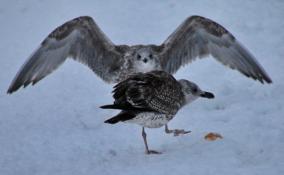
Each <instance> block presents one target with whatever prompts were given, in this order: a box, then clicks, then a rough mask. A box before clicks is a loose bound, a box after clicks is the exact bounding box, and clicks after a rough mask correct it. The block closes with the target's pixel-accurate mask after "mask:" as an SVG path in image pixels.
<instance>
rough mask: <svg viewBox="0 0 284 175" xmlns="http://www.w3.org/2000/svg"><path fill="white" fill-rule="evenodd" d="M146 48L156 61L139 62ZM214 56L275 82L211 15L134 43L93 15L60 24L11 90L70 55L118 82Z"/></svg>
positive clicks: (37, 78)
mask: <svg viewBox="0 0 284 175" xmlns="http://www.w3.org/2000/svg"><path fill="white" fill-rule="evenodd" d="M141 50H143V55H144V56H145V55H146V57H144V58H143V59H145V58H147V59H148V60H150V61H145V62H143V61H141V60H140V61H139V60H137V55H139V53H138V52H140V51H141ZM208 55H212V56H213V57H214V58H215V59H216V60H218V61H219V62H221V63H222V64H224V65H226V66H228V67H230V68H232V69H236V70H238V71H239V72H241V73H242V74H244V75H245V76H247V77H251V78H252V79H254V80H258V81H260V82H261V83H264V82H266V83H272V80H271V79H270V77H269V76H268V74H267V73H266V72H265V70H264V69H263V68H262V66H261V65H260V64H259V63H258V62H257V60H256V59H255V58H254V56H253V55H252V54H251V53H250V52H249V51H248V50H247V49H246V48H245V47H243V46H242V45H241V44H240V42H239V41H238V40H237V39H236V38H235V37H234V36H233V35H232V34H231V33H230V32H229V31H228V30H226V29H225V28H224V27H223V26H221V25H220V24H218V23H216V22H214V21H212V20H210V19H207V18H204V17H201V16H191V17H189V18H187V19H186V20H185V21H184V22H183V23H182V24H181V25H180V26H179V27H178V28H177V29H176V30H175V31H174V32H173V33H172V34H171V35H170V36H169V37H168V38H167V39H166V40H165V42H163V43H162V44H161V45H153V44H149V45H141V44H138V45H133V46H128V45H115V44H113V43H112V42H111V40H110V39H109V38H108V37H107V36H106V35H105V34H104V33H103V32H102V31H101V29H100V28H99V26H98V25H97V24H96V23H95V21H94V20H93V19H92V18H91V17H88V16H82V17H78V18H75V19H72V20H70V21H68V22H66V23H64V24H63V25H61V26H59V27H57V28H56V29H55V30H54V31H52V32H51V33H50V34H49V35H48V36H47V37H46V38H45V39H44V40H43V42H42V43H41V45H40V47H39V48H38V49H37V50H35V52H34V53H33V54H32V55H31V56H30V57H29V58H28V60H27V61H26V62H25V63H24V64H23V66H22V67H21V68H20V70H19V71H18V73H17V75H16V76H15V78H14V79H13V81H12V83H11V85H10V87H9V89H8V91H7V92H8V93H12V92H14V91H16V90H18V89H19V88H20V87H21V86H24V87H26V86H28V85H29V84H33V85H34V84H35V83H37V82H38V81H40V80H41V79H43V78H44V77H46V76H47V75H49V74H50V73H52V72H53V71H54V70H56V69H57V68H58V67H59V66H60V65H61V64H63V63H64V61H65V60H66V59H67V58H68V57H71V58H73V59H74V60H76V61H78V62H80V63H83V64H85V65H86V66H88V67H89V68H90V69H91V70H92V71H93V72H94V73H95V74H97V75H98V76H99V77H100V78H101V79H103V80H104V81H106V82H108V83H117V82H120V81H122V80H124V79H126V78H127V77H129V75H131V74H133V73H138V72H148V71H152V70H164V71H166V72H168V73H171V74H173V73H175V72H176V71H177V70H178V69H179V68H180V67H181V66H185V65H186V64H188V63H190V62H192V61H194V60H195V59H196V58H204V57H205V56H208ZM140 57H141V55H140ZM150 58H151V59H150ZM153 58H154V59H153ZM145 93H146V92H145ZM140 94H143V93H140ZM165 98H166V97H165ZM153 103H154V102H153Z"/></svg>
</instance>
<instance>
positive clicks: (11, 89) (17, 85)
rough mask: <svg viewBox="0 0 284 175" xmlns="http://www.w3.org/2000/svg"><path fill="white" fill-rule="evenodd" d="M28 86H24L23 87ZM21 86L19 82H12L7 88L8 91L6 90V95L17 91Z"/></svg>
mask: <svg viewBox="0 0 284 175" xmlns="http://www.w3.org/2000/svg"><path fill="white" fill-rule="evenodd" d="M27 85H28V84H26V85H25V87H26V86H27ZM22 86H23V83H20V82H19V81H13V82H12V83H11V85H10V86H9V88H8V90H7V94H12V93H13V92H15V91H17V90H18V89H20V88H21V87H22Z"/></svg>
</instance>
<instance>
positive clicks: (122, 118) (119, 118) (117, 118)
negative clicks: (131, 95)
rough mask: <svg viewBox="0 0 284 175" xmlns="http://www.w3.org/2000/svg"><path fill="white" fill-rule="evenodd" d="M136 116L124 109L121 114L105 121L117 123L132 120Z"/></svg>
mask: <svg viewBox="0 0 284 175" xmlns="http://www.w3.org/2000/svg"><path fill="white" fill-rule="evenodd" d="M134 117H135V115H134V114H131V113H129V112H126V111H122V112H120V113H119V114H117V115H116V116H114V117H112V118H110V119H108V120H106V121H105V123H109V124H115V123H118V122H123V121H126V120H130V119H132V118H134Z"/></svg>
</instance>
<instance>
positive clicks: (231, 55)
mask: <svg viewBox="0 0 284 175" xmlns="http://www.w3.org/2000/svg"><path fill="white" fill-rule="evenodd" d="M161 47H162V50H161V52H160V58H161V63H162V68H163V69H164V70H165V71H167V72H169V73H175V72H176V71H177V70H178V69H179V68H180V67H181V66H182V65H185V64H188V63H190V62H191V61H193V60H195V59H196V58H203V57H205V56H207V55H209V54H211V55H212V56H213V57H214V58H215V59H216V60H218V61H220V62H221V63H223V64H224V65H226V66H229V67H230V68H232V69H237V70H238V71H240V72H241V73H243V74H244V75H246V76H247V77H251V78H253V79H255V80H258V81H260V82H261V83H264V81H265V82H267V83H271V82H272V81H271V79H270V78H269V76H268V74H267V73H266V72H265V71H264V69H263V68H262V67H261V65H260V64H259V63H258V62H257V61H256V59H255V58H254V56H253V55H252V54H251V53H249V51H248V50H246V49H245V48H244V47H243V46H242V45H241V44H240V43H239V42H238V41H237V40H236V39H235V37H234V36H233V35H232V34H231V33H230V32H229V31H227V30H226V29H225V28H224V27H222V26H221V25H219V24H217V23H216V22H214V21H212V20H210V19H207V18H204V17H200V16H192V17H189V18H188V19H186V20H185V21H184V22H183V23H182V24H181V25H180V26H179V27H178V28H177V29H176V30H175V31H174V32H173V33H172V34H171V35H170V36H169V37H168V39H167V40H166V41H165V42H164V43H163V44H162V45H161Z"/></svg>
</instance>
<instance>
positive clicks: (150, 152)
mask: <svg viewBox="0 0 284 175" xmlns="http://www.w3.org/2000/svg"><path fill="white" fill-rule="evenodd" d="M145 154H162V152H159V151H155V150H146V151H145Z"/></svg>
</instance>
